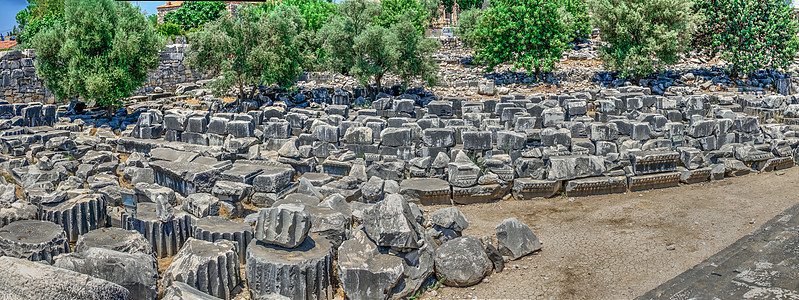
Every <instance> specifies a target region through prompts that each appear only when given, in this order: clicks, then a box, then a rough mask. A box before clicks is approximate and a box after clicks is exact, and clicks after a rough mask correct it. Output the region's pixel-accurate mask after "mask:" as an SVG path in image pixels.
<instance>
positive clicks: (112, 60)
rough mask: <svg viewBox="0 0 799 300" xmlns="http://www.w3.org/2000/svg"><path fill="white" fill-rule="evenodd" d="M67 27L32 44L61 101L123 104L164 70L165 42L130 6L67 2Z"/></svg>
mask: <svg viewBox="0 0 799 300" xmlns="http://www.w3.org/2000/svg"><path fill="white" fill-rule="evenodd" d="M64 6H65V7H64V12H65V13H64V17H65V19H64V21H63V22H58V23H56V24H55V25H54V26H53V27H52V28H47V29H44V30H43V31H41V32H39V33H38V34H36V35H35V36H34V37H33V40H32V41H31V43H32V45H33V47H34V48H36V55H37V61H36V73H37V75H39V76H40V77H42V78H44V79H45V80H44V82H45V85H46V87H47V89H49V90H50V91H52V92H53V93H54V94H55V95H56V97H57V98H58V99H59V100H66V99H75V98H76V97H78V96H81V97H83V98H84V99H86V100H87V101H96V103H97V104H98V105H100V106H106V107H109V108H113V107H118V106H119V105H121V104H122V100H121V99H122V98H124V97H127V96H130V94H131V93H132V92H133V91H134V90H135V89H137V88H139V87H140V86H141V84H142V83H143V82H144V81H145V80H146V79H147V71H148V69H150V68H154V67H155V66H157V65H158V58H159V55H158V51H159V50H161V49H162V48H163V38H161V37H160V36H159V35H158V34H157V33H156V32H155V30H154V29H153V28H152V26H151V25H150V24H149V23H148V22H147V20H145V17H144V14H142V12H141V11H140V10H139V9H138V8H136V7H133V6H132V5H131V4H130V3H129V2H116V1H113V0H66V1H65V4H64Z"/></svg>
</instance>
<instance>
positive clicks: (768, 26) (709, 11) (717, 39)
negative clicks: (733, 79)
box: [694, 0, 799, 76]
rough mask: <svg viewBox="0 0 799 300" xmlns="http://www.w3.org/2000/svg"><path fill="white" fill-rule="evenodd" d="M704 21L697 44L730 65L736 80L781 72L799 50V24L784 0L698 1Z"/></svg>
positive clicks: (697, 36)
mask: <svg viewBox="0 0 799 300" xmlns="http://www.w3.org/2000/svg"><path fill="white" fill-rule="evenodd" d="M696 11H697V12H698V13H700V14H701V15H702V21H703V22H701V23H700V26H699V30H698V33H697V35H696V38H695V40H694V44H695V45H696V46H697V48H698V49H699V50H706V51H708V52H709V53H710V54H711V55H716V54H721V58H722V59H724V60H726V61H728V62H730V63H731V64H732V67H731V69H730V71H731V73H732V74H733V76H737V75H738V74H739V73H746V74H750V73H752V72H755V71H757V70H760V69H777V70H781V69H784V68H785V67H787V66H788V65H790V64H791V62H793V58H794V54H795V53H796V51H797V50H799V42H798V41H797V31H798V30H799V27H797V26H799V24H797V21H796V19H795V18H794V16H793V9H792V7H791V6H790V5H788V4H787V3H786V2H785V1H784V0H737V1H731V0H698V1H697V3H696Z"/></svg>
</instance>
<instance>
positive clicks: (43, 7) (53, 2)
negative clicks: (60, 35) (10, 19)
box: [16, 0, 64, 47]
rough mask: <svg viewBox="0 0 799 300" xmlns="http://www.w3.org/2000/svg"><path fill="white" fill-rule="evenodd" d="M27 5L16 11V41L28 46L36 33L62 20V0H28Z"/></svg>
mask: <svg viewBox="0 0 799 300" xmlns="http://www.w3.org/2000/svg"><path fill="white" fill-rule="evenodd" d="M28 3H29V4H28V6H27V7H25V9H23V10H21V11H19V12H17V15H16V20H17V23H18V24H19V29H18V32H19V35H18V36H17V41H19V42H20V43H21V44H23V45H25V46H26V47H30V41H31V39H32V38H33V36H34V35H36V33H38V32H39V31H42V30H43V29H46V28H50V27H53V26H54V25H55V24H56V23H58V22H61V21H63V20H64V0H28Z"/></svg>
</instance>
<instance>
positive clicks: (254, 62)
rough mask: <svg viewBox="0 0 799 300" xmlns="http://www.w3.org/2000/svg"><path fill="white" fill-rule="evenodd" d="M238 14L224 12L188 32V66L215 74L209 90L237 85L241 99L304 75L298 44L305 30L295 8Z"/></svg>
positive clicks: (250, 9) (250, 8)
mask: <svg viewBox="0 0 799 300" xmlns="http://www.w3.org/2000/svg"><path fill="white" fill-rule="evenodd" d="M236 14H237V15H236V16H233V15H231V14H229V13H225V14H224V15H223V16H222V17H220V18H218V19H216V20H214V21H211V22H209V23H206V24H205V26H203V27H202V29H200V30H198V31H196V32H194V33H190V34H189V40H190V41H191V44H190V45H189V55H188V57H187V58H186V60H187V63H188V64H189V65H190V66H194V67H199V68H200V69H203V70H206V71H209V72H211V73H213V74H214V75H218V76H219V77H217V78H216V79H215V80H214V81H213V83H212V86H213V87H214V89H215V90H216V91H217V93H219V94H221V93H223V92H224V91H226V90H227V89H229V88H231V87H236V88H237V89H238V92H239V99H240V100H244V99H248V98H251V97H252V95H253V93H254V91H255V89H252V92H251V93H250V94H249V95H247V94H246V92H245V89H246V88H247V87H249V86H252V85H279V86H282V87H286V86H290V85H291V84H292V83H293V82H294V81H295V80H296V78H297V77H298V76H299V75H300V74H301V73H302V67H301V65H302V56H301V55H300V52H301V51H300V50H301V45H300V43H299V42H298V38H299V35H300V33H302V31H303V28H304V26H305V22H304V21H303V18H302V15H300V13H299V11H298V10H297V8H296V7H294V6H286V5H278V6H277V7H275V8H274V9H273V10H272V11H270V12H268V13H267V12H265V11H264V10H262V9H257V8H256V7H254V6H252V5H243V6H241V7H239V9H238V10H237V11H236Z"/></svg>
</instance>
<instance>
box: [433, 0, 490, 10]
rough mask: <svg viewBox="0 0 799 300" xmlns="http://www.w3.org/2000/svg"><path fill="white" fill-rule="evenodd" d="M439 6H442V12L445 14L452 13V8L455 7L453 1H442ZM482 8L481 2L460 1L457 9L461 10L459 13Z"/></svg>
mask: <svg viewBox="0 0 799 300" xmlns="http://www.w3.org/2000/svg"><path fill="white" fill-rule="evenodd" d="M441 4H442V5H444V10H445V11H446V12H447V13H452V8H453V6H454V5H455V0H443V1H441ZM482 6H483V0H460V1H458V7H459V8H460V9H461V13H463V12H464V11H467V10H470V9H473V8H477V9H479V8H481V7H482Z"/></svg>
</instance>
